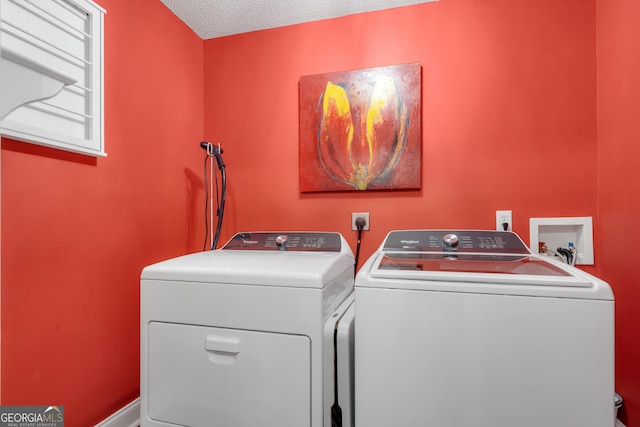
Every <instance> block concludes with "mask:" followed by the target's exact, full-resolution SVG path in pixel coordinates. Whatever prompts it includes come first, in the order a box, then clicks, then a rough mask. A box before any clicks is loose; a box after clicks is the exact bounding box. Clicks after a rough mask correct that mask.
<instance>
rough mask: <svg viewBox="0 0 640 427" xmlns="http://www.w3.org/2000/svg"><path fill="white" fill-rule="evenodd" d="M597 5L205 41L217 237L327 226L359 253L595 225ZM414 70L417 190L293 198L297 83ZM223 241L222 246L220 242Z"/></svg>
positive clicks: (399, 14) (407, 14) (404, 15)
mask: <svg viewBox="0 0 640 427" xmlns="http://www.w3.org/2000/svg"><path fill="white" fill-rule="evenodd" d="M594 26H595V4H591V3H589V2H584V1H583V0H565V1H562V2H557V1H553V0H545V1H539V2H509V1H501V0H486V1H482V2H479V1H477V0H446V1H441V2H437V3H427V4H423V5H419V6H412V7H404V8H398V9H392V10H388V11H382V12H374V13H367V14H360V15H355V16H349V17H345V18H339V19H332V20H326V21H321V22H315V23H310V24H303V25H296V26H290V27H285V28H278V29H272V30H267V31H260V32H253V33H249V34H243V35H238V36H232V37H224V38H220V39H211V40H206V41H205V43H204V67H205V80H204V87H205V91H204V93H205V104H204V116H205V117H204V119H205V123H204V132H205V137H207V138H208V139H210V140H212V141H219V142H220V143H221V144H222V147H223V148H224V150H225V153H224V156H225V161H226V164H227V173H228V178H229V201H228V205H227V208H228V211H227V213H226V214H225V215H226V218H225V226H224V228H225V231H226V235H227V236H229V235H230V234H231V233H233V232H235V231H238V230H259V229H328V230H336V231H339V232H342V233H343V234H344V235H345V236H346V237H347V238H348V240H349V241H350V242H351V244H352V246H354V245H355V232H352V231H351V229H350V218H351V212H370V213H371V231H370V232H367V233H365V234H364V237H363V250H362V251H363V253H362V257H363V259H365V258H366V257H367V256H369V255H370V254H371V253H372V252H373V251H374V250H375V248H376V247H377V246H378V245H379V244H380V242H381V241H382V239H383V238H384V236H385V235H386V233H387V232H388V231H389V230H392V229H398V228H413V227H423V228H439V227H441V228H448V227H450V228H456V227H457V228H493V227H494V226H495V211H496V210H497V209H511V210H513V215H514V226H515V227H514V229H515V231H517V232H518V233H520V235H521V236H522V237H523V239H525V241H527V242H528V235H529V218H530V217H547V216H593V217H595V216H596V193H595V191H594V189H595V187H596V175H595V173H594V171H595V169H596V164H597V162H596V99H595V93H596V73H595V45H594V42H595V34H594ZM410 62H420V63H421V64H422V86H423V87H422V115H423V119H422V189H421V190H419V191H394V192H363V193H353V192H348V193H317V194H301V193H300V192H299V191H298V170H299V168H298V82H299V78H300V76H303V75H309V74H317V73H322V72H329V71H340V70H349V69H358V68H368V67H375V66H383V65H392V64H400V63H410ZM222 240H224V239H222Z"/></svg>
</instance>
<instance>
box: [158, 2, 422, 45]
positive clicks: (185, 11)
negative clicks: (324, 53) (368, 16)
mask: <svg viewBox="0 0 640 427" xmlns="http://www.w3.org/2000/svg"><path fill="white" fill-rule="evenodd" d="M160 1H162V3H164V4H165V5H166V6H167V7H168V8H169V9H171V11H173V13H175V14H176V16H178V18H180V19H181V20H182V21H183V22H184V23H186V24H187V25H188V26H189V27H190V28H191V29H192V30H193V31H194V32H195V33H196V34H198V35H199V36H200V37H201V38H202V39H211V38H216V37H223V36H229V35H233V34H240V33H247V32H250V31H257V30H264V29H267V28H276V27H283V26H286V25H293V24H300V23H303V22H311V21H319V20H322V19H330V18H337V17H339V16H346V15H353V14H356V13H363V12H371V11H374V10H383V9H391V8H394V7H401V6H410V5H414V4H420V3H427V2H429V1H434V0H160Z"/></svg>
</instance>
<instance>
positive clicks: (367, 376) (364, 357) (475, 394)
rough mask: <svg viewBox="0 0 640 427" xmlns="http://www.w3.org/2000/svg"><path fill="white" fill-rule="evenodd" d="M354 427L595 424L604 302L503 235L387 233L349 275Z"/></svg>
mask: <svg viewBox="0 0 640 427" xmlns="http://www.w3.org/2000/svg"><path fill="white" fill-rule="evenodd" d="M355 316H356V322H355V421H356V425H357V426H360V427H389V426H437V427H512V426H518V427H543V426H544V427H605V426H610V425H611V422H612V421H611V420H612V419H613V417H614V413H613V412H614V408H613V405H612V398H613V396H614V299H613V294H612V291H611V289H610V287H609V286H608V285H607V284H606V283H605V282H603V281H601V280H599V279H597V278H595V277H593V276H590V275H588V274H586V273H584V272H583V271H581V270H578V269H576V268H573V267H571V266H568V265H566V264H562V263H560V262H557V261H554V260H552V259H550V258H547V257H544V256H540V255H537V254H533V253H531V252H530V251H529V250H528V248H527V247H526V246H525V244H524V243H523V242H522V240H520V238H519V237H518V236H516V235H515V234H513V233H511V232H501V231H441V230H436V231H431V230H413V231H411V230H409V231H393V232H391V233H389V234H388V235H387V237H386V239H385V241H384V242H383V244H382V245H381V246H380V248H379V249H378V251H377V252H376V253H375V254H374V255H373V256H372V257H371V258H370V259H369V260H368V261H367V262H366V263H365V265H363V267H362V268H361V270H360V271H359V273H358V275H357V277H356V283H355Z"/></svg>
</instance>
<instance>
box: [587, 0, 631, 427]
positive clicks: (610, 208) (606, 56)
mask: <svg viewBox="0 0 640 427" xmlns="http://www.w3.org/2000/svg"><path fill="white" fill-rule="evenodd" d="M596 4H597V16H598V21H597V34H598V39H597V47H598V160H599V169H598V172H599V184H600V185H599V190H600V191H599V206H600V236H601V237H600V242H601V245H600V253H601V256H600V260H601V262H600V265H601V268H600V271H601V275H602V277H603V278H604V279H605V280H607V281H609V282H610V283H611V284H612V285H613V287H614V291H615V295H616V325H617V326H616V388H617V390H618V392H619V393H620V394H621V395H622V397H623V399H624V405H623V410H622V414H621V415H622V419H623V421H625V424H626V425H627V427H634V426H640V334H639V333H638V328H639V327H640V312H639V311H638V302H639V301H640V279H638V273H637V271H636V267H637V266H638V253H637V251H636V250H634V249H633V244H634V243H636V242H638V241H639V240H640V227H639V226H638V218H640V194H639V192H638V189H640V172H639V169H640V142H639V141H640V115H639V114H638V112H639V111H640V57H639V56H638V52H640V29H639V28H638V17H640V3H639V2H638V1H637V0H613V1H612V0H597V2H596Z"/></svg>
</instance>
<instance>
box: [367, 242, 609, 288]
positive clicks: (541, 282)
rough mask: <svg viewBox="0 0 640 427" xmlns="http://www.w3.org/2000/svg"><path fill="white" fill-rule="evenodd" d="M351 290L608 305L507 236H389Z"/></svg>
mask: <svg viewBox="0 0 640 427" xmlns="http://www.w3.org/2000/svg"><path fill="white" fill-rule="evenodd" d="M356 287H376V288H389V289H413V290H431V291H434V290H436V291H445V292H473V293H490V294H505V295H530V296H550V297H566V298H586V299H605V300H612V299H613V293H612V292H611V288H610V287H609V286H608V285H607V284H606V283H605V282H603V281H602V280H599V279H597V278H595V277H593V276H591V275H589V274H587V273H585V272H584V271H581V270H579V269H577V268H575V267H571V266H569V265H567V264H564V263H561V262H559V261H555V260H553V259H550V258H548V257H545V256H542V255H538V254H533V253H531V252H530V251H529V249H528V248H527V247H526V245H524V243H523V242H522V240H521V239H520V238H519V237H518V236H517V235H516V234H514V233H512V232H502V231H480V230H473V231H451V230H406V231H394V232H391V233H389V235H388V236H387V239H385V242H384V243H383V244H382V245H381V246H380V248H379V250H378V252H377V253H375V254H374V255H373V256H372V257H371V258H370V259H369V261H367V263H366V264H365V265H364V266H363V268H362V269H361V270H360V272H359V273H358V276H357V278H356Z"/></svg>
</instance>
